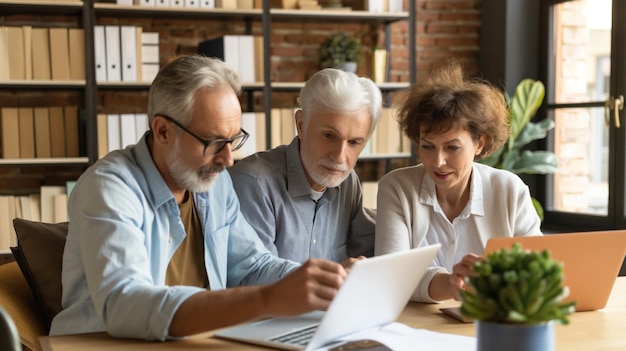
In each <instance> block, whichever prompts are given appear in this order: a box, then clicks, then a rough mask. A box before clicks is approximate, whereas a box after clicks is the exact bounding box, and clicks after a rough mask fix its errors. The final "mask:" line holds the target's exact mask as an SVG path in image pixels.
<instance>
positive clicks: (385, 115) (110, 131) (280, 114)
mask: <svg viewBox="0 0 626 351" xmlns="http://www.w3.org/2000/svg"><path fill="white" fill-rule="evenodd" d="M297 109H298V108H294V107H289V108H273V109H272V110H271V117H270V118H271V121H272V123H271V127H272V129H271V132H270V138H271V140H270V147H271V148H275V147H277V146H279V145H285V144H289V143H290V142H291V141H292V140H293V138H294V137H295V136H296V133H297V132H296V125H295V118H294V116H295V111H296V110H297ZM97 119H98V120H97V127H98V157H102V156H104V155H106V154H107V153H108V152H110V151H113V150H117V149H122V148H125V147H126V146H128V145H132V144H136V143H137V142H138V141H139V139H141V137H142V136H143V134H144V133H145V132H146V131H147V130H148V129H149V126H148V115H147V114H143V113H139V114H132V113H124V114H98V117H97ZM266 126H267V124H266V120H265V114H264V113H263V112H244V113H243V114H242V117H241V128H243V129H244V130H246V131H247V132H248V133H249V134H250V137H249V138H248V141H247V142H246V143H245V144H244V145H243V147H242V148H241V149H239V150H237V151H236V152H235V153H234V155H233V157H234V158H235V159H241V158H244V157H246V156H249V155H252V154H254V153H255V152H259V151H265V150H267V132H266V131H267V129H266ZM410 148H411V144H410V142H409V141H408V139H407V138H406V137H403V135H402V133H401V132H400V128H399V127H398V122H396V121H395V119H394V118H393V110H392V109H391V108H384V109H383V112H382V116H381V118H380V121H379V122H378V125H377V126H376V129H375V130H374V133H373V134H372V136H371V138H370V140H369V142H368V143H367V145H366V146H365V149H364V150H363V152H362V155H379V154H380V155H384V154H397V153H409V152H410V151H411V150H410Z"/></svg>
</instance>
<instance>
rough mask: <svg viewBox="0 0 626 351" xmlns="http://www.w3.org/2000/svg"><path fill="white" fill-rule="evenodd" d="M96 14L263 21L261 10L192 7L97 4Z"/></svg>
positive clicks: (95, 7)
mask: <svg viewBox="0 0 626 351" xmlns="http://www.w3.org/2000/svg"><path fill="white" fill-rule="evenodd" d="M94 12H95V13H96V15H102V16H106V15H115V16H121V17H143V16H154V17H172V16H176V17H199V18H212V17H220V18H224V17H228V18H242V19H256V20H259V21H261V19H262V15H263V11H261V10H260V9H252V10H230V9H219V8H218V9H205V8H190V7H148V6H122V5H116V4H109V3H101V2H97V3H95V4H94Z"/></svg>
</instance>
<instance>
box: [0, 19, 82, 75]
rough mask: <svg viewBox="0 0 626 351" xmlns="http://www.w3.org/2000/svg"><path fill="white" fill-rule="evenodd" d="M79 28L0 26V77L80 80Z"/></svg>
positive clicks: (80, 44) (80, 34)
mask: <svg viewBox="0 0 626 351" xmlns="http://www.w3.org/2000/svg"><path fill="white" fill-rule="evenodd" d="M84 79H85V32H84V30H83V29H81V28H33V27H31V26H21V27H8V26H2V27H0V80H84Z"/></svg>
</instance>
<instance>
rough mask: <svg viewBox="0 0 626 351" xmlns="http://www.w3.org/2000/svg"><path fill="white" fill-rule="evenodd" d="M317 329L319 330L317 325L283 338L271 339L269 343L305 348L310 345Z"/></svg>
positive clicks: (288, 334)
mask: <svg viewBox="0 0 626 351" xmlns="http://www.w3.org/2000/svg"><path fill="white" fill-rule="evenodd" d="M316 329H317V325H312V326H310V327H307V328H304V329H298V330H295V331H293V332H291V333H287V334H284V335H281V336H277V337H274V338H271V339H269V341H271V342H278V343H283V344H292V345H300V346H305V345H307V344H308V343H309V341H310V340H311V338H312V337H313V334H314V333H315V330H316Z"/></svg>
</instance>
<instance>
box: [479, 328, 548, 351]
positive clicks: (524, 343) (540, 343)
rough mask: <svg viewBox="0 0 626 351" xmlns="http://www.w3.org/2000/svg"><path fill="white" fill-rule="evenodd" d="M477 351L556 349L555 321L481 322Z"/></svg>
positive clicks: (546, 350) (544, 350)
mask: <svg viewBox="0 0 626 351" xmlns="http://www.w3.org/2000/svg"><path fill="white" fill-rule="evenodd" d="M475 325H476V341H477V343H478V344H477V348H476V350H477V351H501V350H506V351H554V350H555V342H554V322H547V323H541V324H536V325H522V324H507V323H488V322H479V321H477V322H476V323H475Z"/></svg>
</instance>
